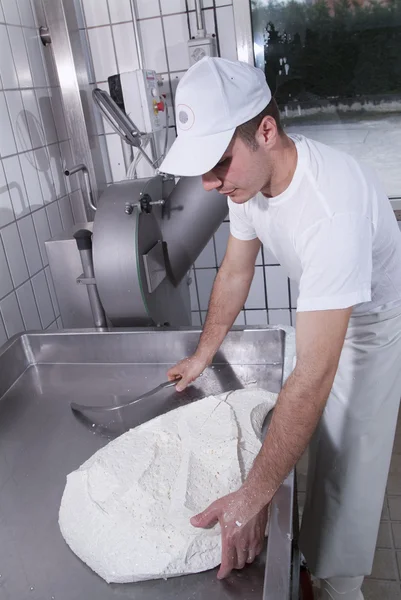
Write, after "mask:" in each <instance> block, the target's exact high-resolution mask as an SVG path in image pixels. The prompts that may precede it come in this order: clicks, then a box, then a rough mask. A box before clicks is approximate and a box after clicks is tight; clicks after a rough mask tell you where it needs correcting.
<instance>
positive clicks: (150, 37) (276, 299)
mask: <svg viewBox="0 0 401 600" xmlns="http://www.w3.org/2000/svg"><path fill="white" fill-rule="evenodd" d="M134 1H135V2H136V4H135V6H134V5H132V4H131V2H130V0H77V4H78V5H79V2H82V5H81V6H82V8H83V10H82V14H81V15H80V24H81V29H82V31H81V39H82V43H83V44H84V47H85V52H86V57H87V61H88V69H89V72H90V79H91V82H92V83H93V84H96V85H97V86H99V87H104V89H106V90H107V89H108V85H107V78H108V76H109V75H112V74H115V73H118V72H124V71H129V70H134V69H137V68H138V65H139V60H138V52H137V44H136V43H135V42H136V40H135V31H134V21H133V19H134V14H137V15H138V31H139V36H140V39H139V40H138V41H139V45H142V48H143V60H144V67H146V68H148V69H154V70H155V71H157V73H158V74H160V75H161V77H162V79H163V82H164V85H163V89H162V91H163V93H165V94H167V102H168V104H169V107H170V111H169V113H170V132H169V133H170V143H172V141H173V140H174V138H175V128H174V123H175V121H174V111H173V100H172V99H173V94H174V92H175V89H176V87H177V84H178V82H179V80H180V78H181V77H182V75H183V74H184V73H185V71H186V69H188V67H189V59H188V52H187V40H188V39H189V38H190V36H194V35H195V34H196V14H195V4H194V0H134ZM203 7H204V10H203V13H204V17H205V23H206V28H207V32H208V33H209V34H213V33H215V34H216V35H217V39H218V43H219V51H220V55H221V56H222V57H224V58H229V59H232V60H236V58H237V53H236V42H235V32H234V17H233V8H232V2H231V0H203ZM134 8H135V11H133V9H134ZM98 127H99V133H100V135H101V136H104V140H105V144H104V146H105V147H107V149H108V155H109V159H110V167H111V169H110V172H109V181H110V182H112V181H118V180H121V179H123V178H124V177H125V166H124V158H123V150H122V146H121V142H120V139H119V138H118V136H117V135H116V134H115V133H113V132H112V130H110V128H109V127H108V126H107V125H106V126H105V125H104V124H103V123H102V122H101V120H99V123H98ZM228 232H229V223H223V224H222V226H221V228H220V229H219V230H218V231H217V233H216V235H215V236H214V239H212V240H211V241H210V242H209V244H208V246H207V247H206V248H205V250H204V251H203V253H202V255H201V256H200V257H199V258H198V260H197V261H196V264H195V267H194V269H193V272H192V284H191V299H192V317H193V324H194V325H199V324H201V323H203V322H204V317H205V315H206V311H207V305H208V300H209V296H210V291H211V288H212V285H213V280H214V278H215V275H216V273H217V269H218V267H219V266H220V264H221V261H222V259H223V256H224V252H225V247H226V242H227V237H228ZM296 298H297V290H296V289H295V286H292V285H290V283H289V281H288V279H287V277H286V275H285V273H284V271H283V269H282V268H281V267H280V266H279V265H277V263H276V260H275V259H274V257H273V256H272V255H271V254H270V253H269V251H268V250H267V249H263V250H262V251H261V253H260V255H259V257H258V260H257V266H256V273H255V278H254V281H253V284H252V288H251V291H250V295H249V298H248V300H247V302H246V305H245V308H244V310H243V311H241V313H240V315H239V317H238V319H237V322H236V323H237V324H247V325H263V324H267V323H271V324H291V322H292V321H294V323H295V310H293V309H294V308H295V306H296Z"/></svg>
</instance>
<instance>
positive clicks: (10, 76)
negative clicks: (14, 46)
mask: <svg viewBox="0 0 401 600" xmlns="http://www.w3.org/2000/svg"><path fill="white" fill-rule="evenodd" d="M0 76H1V81H2V83H3V87H4V88H5V89H7V88H8V89H10V88H17V87H18V77H17V71H16V70H15V64H14V59H13V55H12V52H11V44H10V38H9V37H8V31H7V27H6V25H0Z"/></svg>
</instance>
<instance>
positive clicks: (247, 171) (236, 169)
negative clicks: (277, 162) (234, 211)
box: [202, 136, 270, 204]
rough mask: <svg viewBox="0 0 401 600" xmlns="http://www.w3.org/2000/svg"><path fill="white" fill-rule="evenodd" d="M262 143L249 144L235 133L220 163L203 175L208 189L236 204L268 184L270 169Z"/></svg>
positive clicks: (204, 185)
mask: <svg viewBox="0 0 401 600" xmlns="http://www.w3.org/2000/svg"><path fill="white" fill-rule="evenodd" d="M266 158H267V157H266V153H265V152H264V149H263V148H262V147H260V146H259V147H258V148H257V149H256V150H253V149H252V148H250V147H249V146H248V145H247V144H246V143H245V142H243V140H242V139H241V138H240V137H239V136H235V137H234V139H233V140H232V142H231V143H230V145H229V147H228V148H227V150H226V151H225V153H224V154H223V156H222V158H221V160H220V161H219V163H218V164H217V165H216V166H215V167H214V169H212V170H211V171H209V172H208V173H206V174H205V175H202V183H203V187H204V188H205V190H206V191H212V190H218V191H219V192H220V193H221V194H224V195H225V196H230V198H231V200H232V201H233V202H235V203H236V204H243V203H244V202H247V201H248V200H250V199H251V198H253V197H254V196H256V194H257V193H258V192H260V190H261V189H262V188H263V187H264V186H265V185H266V182H267V181H268V180H269V176H270V169H269V166H268V161H266Z"/></svg>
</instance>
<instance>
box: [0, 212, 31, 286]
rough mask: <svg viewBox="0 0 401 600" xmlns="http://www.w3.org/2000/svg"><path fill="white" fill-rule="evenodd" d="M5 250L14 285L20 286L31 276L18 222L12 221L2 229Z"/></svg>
mask: <svg viewBox="0 0 401 600" xmlns="http://www.w3.org/2000/svg"><path fill="white" fill-rule="evenodd" d="M1 237H2V240H3V245H4V250H5V253H6V257H7V261H8V266H9V268H10V273H11V277H12V280H13V284H14V287H15V288H16V287H18V286H19V285H21V284H22V283H24V281H26V280H27V279H28V277H29V274H28V267H27V265H26V261H25V256H24V251H23V249H22V242H21V238H20V235H19V231H18V228H17V225H16V223H11V224H10V225H7V227H4V228H3V229H2V230H1Z"/></svg>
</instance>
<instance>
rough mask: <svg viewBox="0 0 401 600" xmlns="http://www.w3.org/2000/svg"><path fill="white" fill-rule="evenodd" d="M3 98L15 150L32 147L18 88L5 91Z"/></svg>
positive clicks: (19, 150) (22, 150) (21, 150)
mask: <svg viewBox="0 0 401 600" xmlns="http://www.w3.org/2000/svg"><path fill="white" fill-rule="evenodd" d="M5 99H6V104H7V108H8V113H9V116H10V121H11V127H12V130H13V133H14V141H15V143H16V146H17V150H16V151H17V152H24V151H25V150H30V149H31V148H32V143H31V138H30V135H29V131H28V123H27V120H26V116H25V109H24V105H23V103H22V95H21V92H20V91H19V90H11V91H8V92H5Z"/></svg>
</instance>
